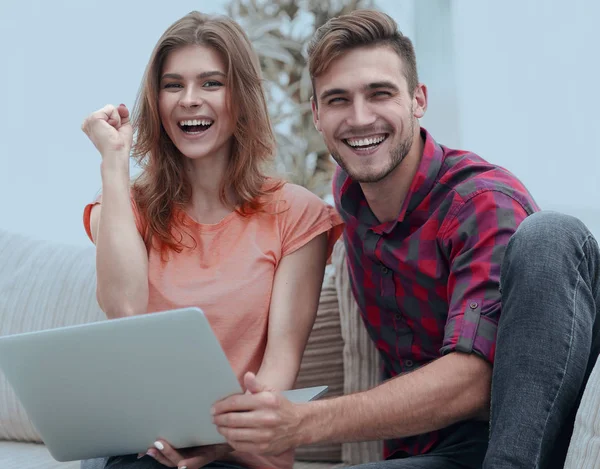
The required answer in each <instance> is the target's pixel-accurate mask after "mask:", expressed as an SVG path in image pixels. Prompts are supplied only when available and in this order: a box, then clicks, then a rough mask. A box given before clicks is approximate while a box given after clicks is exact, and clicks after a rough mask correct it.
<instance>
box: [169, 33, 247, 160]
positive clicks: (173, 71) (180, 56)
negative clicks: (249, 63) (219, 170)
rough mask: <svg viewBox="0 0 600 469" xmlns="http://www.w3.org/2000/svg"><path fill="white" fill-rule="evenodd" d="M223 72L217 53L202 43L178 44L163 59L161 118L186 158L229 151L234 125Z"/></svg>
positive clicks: (221, 153) (222, 63)
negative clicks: (199, 44) (181, 45)
mask: <svg viewBox="0 0 600 469" xmlns="http://www.w3.org/2000/svg"><path fill="white" fill-rule="evenodd" d="M226 71H227V68H226V66H225V63H224V62H223V58H222V57H221V55H220V54H219V53H218V52H217V51H215V50H214V49H212V48H210V47H206V46H197V45H190V46H184V47H180V48H178V49H175V50H173V51H172V52H171V53H170V54H169V55H168V56H167V59H166V60H165V63H164V66H163V70H162V71H161V76H160V91H159V94H158V110H159V113H160V119H161V122H162V125H163V127H164V128H165V130H166V132H167V135H169V137H170V138H171V140H172V141H173V143H174V144H175V146H176V147H177V148H178V149H179V151H180V152H181V153H182V154H183V155H185V156H186V157H188V158H191V159H200V158H205V157H207V156H209V157H215V156H216V157H218V156H223V157H228V156H229V154H230V151H231V141H232V136H233V132H234V129H235V123H234V122H233V118H232V115H231V112H230V109H229V106H228V102H229V93H230V90H228V89H227V87H226V85H225V83H226V78H227V76H226Z"/></svg>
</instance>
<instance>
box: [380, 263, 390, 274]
mask: <svg viewBox="0 0 600 469" xmlns="http://www.w3.org/2000/svg"><path fill="white" fill-rule="evenodd" d="M381 271H382V272H383V273H384V274H387V273H388V272H389V271H390V269H388V268H387V267H386V266H385V265H384V266H382V267H381Z"/></svg>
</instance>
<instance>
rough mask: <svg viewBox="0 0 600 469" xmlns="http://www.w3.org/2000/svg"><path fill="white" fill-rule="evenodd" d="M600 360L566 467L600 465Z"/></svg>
mask: <svg viewBox="0 0 600 469" xmlns="http://www.w3.org/2000/svg"><path fill="white" fill-rule="evenodd" d="M599 364H600V360H598V361H596V365H595V366H594V369H593V370H592V373H591V374H590V378H589V380H588V382H587V385H586V388H585V391H584V392H583V397H582V399H581V404H580V405H579V409H578V410H577V416H576V418H575V427H574V429H573V435H572V436H571V443H570V445H569V451H568V453H567V459H566V461H565V466H564V468H565V469H598V468H599V467H600V365H599Z"/></svg>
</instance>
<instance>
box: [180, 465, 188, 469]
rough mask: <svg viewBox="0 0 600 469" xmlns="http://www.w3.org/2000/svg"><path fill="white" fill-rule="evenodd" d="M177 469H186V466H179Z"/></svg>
mask: <svg viewBox="0 0 600 469" xmlns="http://www.w3.org/2000/svg"><path fill="white" fill-rule="evenodd" d="M179 469H187V466H181V467H180V468H179Z"/></svg>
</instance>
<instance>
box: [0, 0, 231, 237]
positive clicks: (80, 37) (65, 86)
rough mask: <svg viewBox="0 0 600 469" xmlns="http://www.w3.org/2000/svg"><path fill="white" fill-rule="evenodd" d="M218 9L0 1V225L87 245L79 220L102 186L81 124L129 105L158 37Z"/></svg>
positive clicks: (182, 0)
mask: <svg viewBox="0 0 600 469" xmlns="http://www.w3.org/2000/svg"><path fill="white" fill-rule="evenodd" d="M224 4H225V3H224V0H212V1H211V2H199V1H197V0H177V1H173V2H158V1H156V2H155V1H144V0H127V1H118V0H62V1H60V2H54V1H53V2H48V1H45V0H37V1H36V0H8V1H7V0H2V2H0V44H2V58H1V62H0V64H1V65H0V68H1V71H0V103H2V112H0V228H2V229H8V230H11V231H14V232H19V233H24V234H27V235H31V236H34V237H37V238H40V239H48V240H53V241H64V242H68V243H75V244H87V243H89V241H88V239H87V237H86V235H85V232H84V231H83V226H82V223H81V217H82V213H83V212H82V210H83V207H84V205H85V204H86V203H87V202H88V201H90V200H91V199H92V198H93V197H94V195H95V194H96V193H97V192H98V190H99V189H100V173H99V169H100V166H99V165H100V156H99V154H98V153H97V152H96V150H95V148H94V147H93V145H92V144H91V142H90V141H89V140H88V139H87V137H86V136H85V134H84V133H83V132H82V131H81V130H80V127H81V123H82V121H83V119H84V118H85V116H86V115H88V114H89V113H90V112H92V111H94V110H96V109H97V108H100V107H102V106H104V105H105V104H107V103H115V104H119V103H121V102H123V103H125V104H127V105H128V106H130V107H131V106H132V105H133V103H134V100H135V96H136V93H137V90H138V87H139V84H140V81H141V78H142V74H143V71H144V68H145V66H146V63H147V61H148V59H149V56H150V53H151V51H152V48H153V47H154V44H155V43H156V41H157V40H158V38H159V37H160V35H161V34H162V32H163V31H164V30H165V29H166V28H167V27H168V26H169V25H170V24H171V23H172V22H174V21H176V20H177V19H178V18H180V17H182V16H183V15H185V14H186V13H188V12H190V11H192V10H194V9H198V8H202V9H203V11H204V12H206V13H221V12H222V11H223V5H224Z"/></svg>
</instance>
